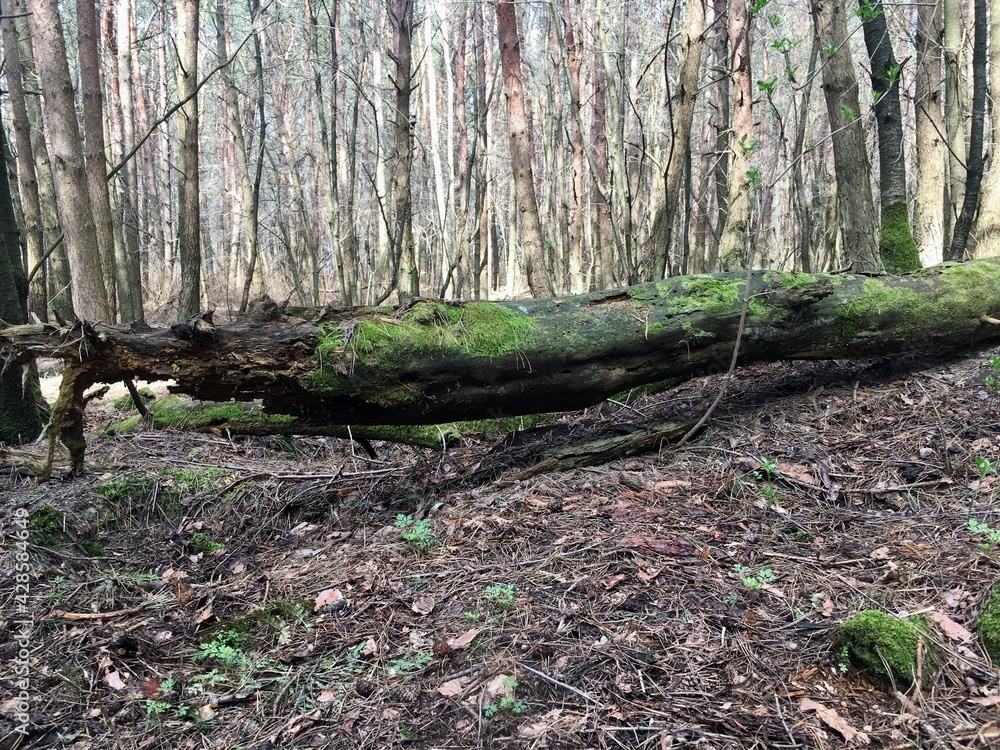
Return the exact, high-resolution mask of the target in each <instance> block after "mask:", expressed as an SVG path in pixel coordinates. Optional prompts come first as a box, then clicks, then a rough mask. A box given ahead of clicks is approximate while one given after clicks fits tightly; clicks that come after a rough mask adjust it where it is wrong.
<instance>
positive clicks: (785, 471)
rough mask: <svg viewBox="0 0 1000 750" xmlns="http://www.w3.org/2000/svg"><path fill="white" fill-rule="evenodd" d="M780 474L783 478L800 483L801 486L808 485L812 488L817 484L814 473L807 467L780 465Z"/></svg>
mask: <svg viewBox="0 0 1000 750" xmlns="http://www.w3.org/2000/svg"><path fill="white" fill-rule="evenodd" d="M778 473H779V474H780V475H781V476H782V478H784V479H788V480H790V481H792V482H798V483H799V484H808V485H811V486H815V485H816V484H817V482H816V478H815V477H814V476H813V475H812V473H811V472H810V471H809V470H808V469H807V468H806V467H805V466H800V465H799V464H786V463H779V464H778Z"/></svg>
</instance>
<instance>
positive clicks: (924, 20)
mask: <svg viewBox="0 0 1000 750" xmlns="http://www.w3.org/2000/svg"><path fill="white" fill-rule="evenodd" d="M994 18H996V16H994ZM993 33H994V35H996V36H997V38H998V43H997V53H1000V24H993ZM941 63H942V58H941V3H940V0H938V1H937V2H935V3H922V4H920V5H918V6H917V63H916V79H917V80H916V102H915V104H914V107H915V109H916V116H915V120H916V143H917V193H916V196H915V200H914V206H913V235H914V240H916V243H917V247H919V248H920V258H921V260H922V261H923V263H924V264H925V265H932V264H934V263H940V262H941V261H942V260H943V259H944V255H943V252H944V239H945V199H946V194H947V190H946V188H947V178H948V172H947V158H948V152H947V146H946V142H945V129H944V114H943V112H942V110H941V88H942V83H943V81H944V79H943V76H942V68H941ZM991 86H995V87H996V91H995V97H1000V76H992V80H991ZM994 101H1000V99H996V98H994ZM994 121H995V122H996V123H997V125H996V126H995V128H996V130H995V132H996V133H997V135H1000V113H998V112H996V111H995V112H994ZM997 142H1000V141H997V139H996V137H994V143H997ZM991 174H993V172H992V171H991ZM996 175H997V192H998V193H1000V170H997V172H996ZM997 203H998V205H997V207H996V211H997V213H996V216H997V222H996V223H997V225H998V226H997V234H998V235H1000V195H998V196H997ZM984 205H989V204H988V203H986V202H985V201H984Z"/></svg>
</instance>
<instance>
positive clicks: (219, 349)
mask: <svg viewBox="0 0 1000 750" xmlns="http://www.w3.org/2000/svg"><path fill="white" fill-rule="evenodd" d="M748 278H749V287H748V288H747V280H748ZM744 306H745V307H746V318H745V325H744V332H743V337H742V343H741V346H740V353H739V361H740V362H741V363H747V362H753V361H766V360H778V359H839V358H851V357H869V356H877V355H887V354H898V353H904V352H912V351H921V350H933V349H941V348H948V347H960V346H965V345H970V344H973V343H976V342H979V341H983V340H986V339H990V338H993V337H997V336H1000V259H993V260H986V261H976V262H972V263H966V264H954V263H953V264H944V265H941V266H936V267H934V268H931V269H926V270H924V271H921V272H919V273H917V274H914V275H912V276H883V277H866V276H857V275H828V274H800V273H782V272H775V271H755V272H753V273H752V274H750V276H749V277H747V276H745V275H744V274H714V275H699V276H684V277H677V278H672V279H666V280H664V281H661V282H655V283H649V284H641V285H638V286H634V287H629V288H627V289H621V290H615V291H604V292H596V293H592V294H586V295H580V296H571V297H562V298H549V299H539V300H523V301H512V302H463V303H457V302H456V303H445V302H440V301H434V300H416V301H413V302H411V303H408V304H407V305H405V306H402V307H399V308H385V307H380V308H354V309H341V310H337V309H332V308H323V309H292V308H289V309H286V310H279V308H278V307H277V306H276V305H275V304H274V303H273V302H270V301H269V300H264V301H261V302H260V303H258V304H257V305H256V306H255V307H254V309H253V310H252V311H251V313H250V314H249V315H248V316H247V317H245V318H243V319H240V320H238V321H236V322H234V323H232V324H227V325H219V326H216V325H214V324H213V323H212V317H211V314H210V313H206V314H204V315H201V316H198V317H197V318H196V319H193V320H192V321H189V322H188V323H185V324H179V325H175V326H172V327H171V328H168V329H137V328H127V327H115V326H105V325H99V324H98V325H93V324H90V323H87V322H81V323H77V324H76V325H75V326H73V327H72V328H69V329H59V328H54V327H51V326H38V325H33V326H32V325H29V326H11V327H6V328H0V348H3V349H4V350H6V351H7V352H9V353H10V354H12V355H13V356H14V357H15V358H17V359H18V360H20V361H24V360H29V359H31V358H34V357H57V358H60V359H62V360H63V361H64V363H65V371H64V375H63V382H62V386H61V389H60V395H59V399H58V401H57V403H56V405H55V407H54V409H53V415H52V423H51V428H50V433H51V435H53V436H55V435H58V436H59V438H60V439H61V440H62V441H63V442H64V444H65V445H66V446H67V448H68V449H69V451H70V454H71V457H72V460H73V466H74V468H75V469H76V470H80V469H82V468H83V455H84V448H85V442H84V434H83V412H84V406H85V401H84V392H85V390H86V389H87V388H88V387H89V386H91V385H92V384H95V383H99V382H114V381H118V380H128V379H143V380H172V381H174V382H173V384H172V385H171V386H170V388H171V390H172V391H174V392H177V393H185V394H188V395H190V396H192V397H194V398H196V399H201V400H207V401H214V402H228V401H235V402H251V401H255V400H259V401H260V402H261V405H262V409H261V410H259V415H258V421H257V424H258V427H257V432H258V434H259V433H263V432H269V433H274V432H289V433H295V432H300V431H302V432H308V431H310V430H311V429H315V428H318V427H323V426H326V427H328V426H330V425H417V424H436V423H442V422H450V421H455V420H467V419H481V418H490V417H501V416H512V415H520V414H532V413H538V412H552V411H560V410H572V409H580V408H584V407H586V406H589V405H591V404H594V403H597V402H599V401H601V400H603V399H605V398H607V397H608V396H610V395H613V394H615V393H619V392H621V391H624V390H626V389H628V388H631V387H635V386H639V385H644V384H649V383H654V382H658V381H662V380H666V379H678V380H680V379H683V378H686V377H688V376H691V375H693V374H698V373H704V372H712V371H721V370H724V369H726V367H728V364H729V361H730V357H731V356H732V351H733V348H734V346H735V342H736V338H737V334H738V332H739V330H740V327H741V326H740V321H741V313H743V312H744ZM223 416H224V415H220V420H222V421H224V418H223ZM260 425H264V426H260ZM317 431H319V430H317ZM326 434H329V433H326ZM50 452H51V451H50Z"/></svg>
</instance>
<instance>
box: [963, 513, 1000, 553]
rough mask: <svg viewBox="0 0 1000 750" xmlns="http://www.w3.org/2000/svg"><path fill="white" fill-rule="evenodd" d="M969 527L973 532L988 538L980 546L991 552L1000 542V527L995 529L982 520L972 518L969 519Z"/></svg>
mask: <svg viewBox="0 0 1000 750" xmlns="http://www.w3.org/2000/svg"><path fill="white" fill-rule="evenodd" d="M968 529H969V531H971V532H972V533H973V534H981V535H982V536H984V537H985V538H986V541H985V542H981V543H980V545H979V546H980V547H982V548H983V549H984V550H986V551H987V552H989V551H990V550H991V549H992V548H993V546H994V545H997V544H1000V529H994V528H992V527H991V526H989V525H987V524H985V523H982V522H981V521H976V520H974V519H971V518H970V519H969V525H968Z"/></svg>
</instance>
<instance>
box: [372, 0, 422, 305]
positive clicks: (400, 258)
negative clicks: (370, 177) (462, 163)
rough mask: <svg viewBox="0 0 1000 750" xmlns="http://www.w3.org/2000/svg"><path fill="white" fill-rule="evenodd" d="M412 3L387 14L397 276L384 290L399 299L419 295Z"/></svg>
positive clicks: (399, 3) (403, 1)
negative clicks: (394, 292)
mask: <svg viewBox="0 0 1000 750" xmlns="http://www.w3.org/2000/svg"><path fill="white" fill-rule="evenodd" d="M413 4H414V0H395V1H394V3H393V9H392V13H391V14H390V15H391V18H392V37H393V39H392V41H393V49H394V50H395V63H396V73H395V76H394V81H393V83H394V85H395V88H396V106H395V111H394V112H393V129H394V131H395V134H396V173H395V175H394V176H393V181H392V199H393V203H394V204H395V206H394V208H395V216H394V221H393V229H392V254H393V259H394V260H393V269H394V270H396V269H398V277H397V274H396V273H393V278H392V283H391V284H390V285H389V288H388V289H387V292H388V293H391V292H392V287H393V286H396V287H397V289H398V292H399V298H400V299H401V300H404V299H409V298H411V297H415V296H417V295H418V294H420V267H419V265H418V264H417V255H416V249H415V248H414V245H413V199H412V188H411V186H410V176H411V169H412V163H413V129H412V127H411V125H410V95H411V94H412V93H413V73H412V54H413ZM386 296H388V295H386ZM382 299H385V297H383V298H382ZM381 301H382V300H379V302H381Z"/></svg>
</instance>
